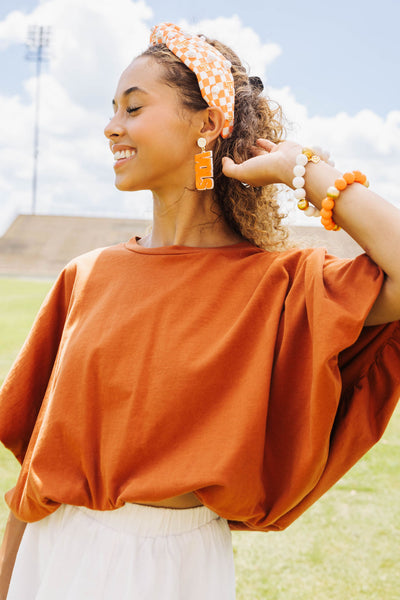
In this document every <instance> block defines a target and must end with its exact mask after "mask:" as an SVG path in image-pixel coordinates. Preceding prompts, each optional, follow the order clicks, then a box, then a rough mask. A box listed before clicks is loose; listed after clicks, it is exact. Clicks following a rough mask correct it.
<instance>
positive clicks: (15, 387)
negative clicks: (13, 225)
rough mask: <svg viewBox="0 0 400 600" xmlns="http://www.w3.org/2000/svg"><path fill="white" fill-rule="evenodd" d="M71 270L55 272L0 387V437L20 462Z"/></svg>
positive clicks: (51, 358)
mask: <svg viewBox="0 0 400 600" xmlns="http://www.w3.org/2000/svg"><path fill="white" fill-rule="evenodd" d="M74 273H75V267H74V266H73V265H72V264H71V265H69V266H67V267H66V268H65V269H64V270H63V271H62V272H61V274H60V275H59V277H58V279H57V281H56V282H55V284H54V285H53V287H52V289H51V290H50V292H49V293H48V294H47V296H46V298H45V300H44V302H43V304H42V306H41V308H40V310H39V312H38V314H37V317H36V319H35V321H34V323H33V326H32V329H31V331H30V333H29V335H28V337H27V339H26V340H25V343H24V345H23V347H22V349H21V351H20V353H19V355H18V356H17V358H16V360H15V362H14V364H13V366H12V368H11V371H10V372H9V374H8V376H7V378H6V379H5V381H4V384H3V386H2V388H1V390H0V441H1V442H2V443H3V444H4V445H5V446H6V447H7V448H8V449H10V450H11V451H12V452H13V453H14V454H15V456H16V458H17V459H18V461H19V462H20V463H21V464H22V462H23V460H24V456H25V453H26V449H27V447H28V444H29V440H30V437H31V435H32V431H33V428H34V425H35V422H36V419H37V416H38V413H39V410H40V407H41V404H42V401H43V398H44V395H45V393H46V388H47V385H48V382H49V378H50V375H51V373H52V370H53V367H54V363H55V359H56V356H57V351H58V347H59V342H60V339H61V335H62V332H63V327H64V323H65V320H66V317H67V314H68V308H69V304H70V300H71V294H72V291H73V286H74Z"/></svg>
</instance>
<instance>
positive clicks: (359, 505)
mask: <svg viewBox="0 0 400 600" xmlns="http://www.w3.org/2000/svg"><path fill="white" fill-rule="evenodd" d="M49 287H50V283H48V282H38V281H21V280H16V279H14V280H7V279H0V380H1V379H2V378H4V376H5V375H6V372H7V371H8V369H9V367H10V365H11V363H12V361H13V359H14V358H15V356H16V354H17V351H18V349H19V347H20V346H21V344H22V342H23V340H24V338H25V336H26V333H27V331H28V329H29V326H30V324H31V322H32V320H33V317H34V315H35V313H36V311H37V309H38V307H39V305H40V302H41V300H42V298H43V297H44V295H45V293H46V292H47V290H48V289H49ZM17 473H18V465H17V463H16V461H15V460H14V458H13V457H12V456H11V455H10V453H9V452H7V451H6V450H5V449H4V448H1V449H0V496H1V498H0V525H1V527H4V522H5V519H6V515H7V508H6V506H5V503H4V501H3V499H2V498H3V493H4V491H5V490H7V489H9V488H10V487H11V486H12V485H13V484H14V481H15V479H16V476H17ZM233 537H234V552H235V560H236V573H237V590H238V593H237V600H264V599H265V600H364V599H365V600H367V599H368V600H399V599H400V568H399V566H400V411H399V410H397V412H396V414H395V415H394V417H393V419H392V421H391V423H390V425H389V427H388V429H387V431H386V433H385V435H384V438H383V439H382V441H381V442H380V443H379V444H378V445H377V446H376V447H375V448H374V449H373V450H372V451H371V452H369V453H368V454H367V455H366V456H365V457H364V458H363V460H361V461H360V462H359V463H358V465H356V467H354V468H353V469H352V470H351V471H350V472H349V473H348V474H347V475H346V477H344V478H343V479H342V480H341V481H340V482H339V483H338V484H337V485H336V486H335V487H334V488H333V489H332V490H331V491H330V492H328V493H327V494H326V495H325V496H324V497H323V498H322V499H321V500H320V501H319V502H318V503H317V504H315V505H314V506H313V507H312V508H311V509H310V510H309V511H308V512H306V513H305V514H304V515H303V516H302V517H301V518H300V519H299V520H298V521H296V522H295V523H294V524H293V525H292V526H291V527H289V528H288V529H287V530H286V531H284V532H280V533H267V534H264V533H234V536H233Z"/></svg>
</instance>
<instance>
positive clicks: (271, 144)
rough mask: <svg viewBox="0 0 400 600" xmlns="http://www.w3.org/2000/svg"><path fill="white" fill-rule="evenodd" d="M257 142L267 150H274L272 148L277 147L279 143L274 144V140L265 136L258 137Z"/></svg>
mask: <svg viewBox="0 0 400 600" xmlns="http://www.w3.org/2000/svg"><path fill="white" fill-rule="evenodd" d="M257 144H258V145H259V146H260V147H261V148H263V149H264V150H266V151H267V152H272V150H275V149H276V148H277V145H276V144H274V142H271V141H270V140H266V139H265V138H258V140H257Z"/></svg>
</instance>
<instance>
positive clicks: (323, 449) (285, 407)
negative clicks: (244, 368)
mask: <svg viewBox="0 0 400 600" xmlns="http://www.w3.org/2000/svg"><path fill="white" fill-rule="evenodd" d="M291 277H292V283H291V286H290V290H289V292H288V294H287V296H286V300H285V305H284V310H283V312H282V316H281V319H280V324H279V328H278V336H277V341H276V350H275V361H274V368H273V375H272V383H271V388H270V398H269V405H268V415H267V422H266V434H265V450H264V452H265V453H264V473H263V478H264V482H265V513H264V516H263V518H262V519H261V520H259V521H258V522H252V523H248V524H247V526H248V528H251V529H253V528H254V529H261V530H280V529H284V528H285V527H287V526H288V525H290V523H292V522H293V521H294V520H295V519H296V518H297V517H298V516H300V515H301V514H302V513H303V512H304V511H305V510H306V509H307V508H308V507H309V506H310V505H312V504H313V503H314V502H315V501H316V500H317V499H318V498H319V497H320V496H321V495H322V494H324V493H325V492H326V491H327V490H328V489H329V488H330V487H331V486H332V485H333V484H334V483H336V481H338V479H339V478H340V477H342V476H343V475H344V474H345V473H346V472H347V471H348V470H349V469H350V468H351V467H352V466H353V465H354V464H355V463H356V462H357V461H358V460H359V459H360V458H361V457H362V456H363V455H364V454H365V453H366V452H367V451H368V450H369V449H370V448H371V447H372V446H373V445H374V444H375V443H376V442H377V441H378V440H379V439H380V437H381V436H382V434H383V432H384V430H385V428H386V425H387V423H388V420H389V418H390V416H391V415H392V413H393V411H394V409H395V406H396V403H397V401H398V398H399V396H400V322H398V321H396V322H393V323H388V324H385V325H380V326H373V327H365V326H364V322H365V319H366V317H367V315H368V313H369V311H370V309H371V307H372V306H373V304H374V302H375V299H376V298H377V296H378V294H379V292H380V290H381V287H382V283H383V280H384V274H383V273H382V271H381V270H380V269H379V268H378V267H377V265H376V264H375V263H374V262H373V261H371V259H370V258H369V257H368V256H366V255H361V256H359V257H357V258H356V259H353V260H342V259H337V258H336V257H331V256H329V255H326V253H325V251H324V250H323V249H317V250H314V251H312V252H309V253H306V254H305V258H304V260H303V261H299V263H298V265H297V266H296V270H295V272H293V273H291ZM233 528H236V527H235V526H233ZM238 528H240V527H238Z"/></svg>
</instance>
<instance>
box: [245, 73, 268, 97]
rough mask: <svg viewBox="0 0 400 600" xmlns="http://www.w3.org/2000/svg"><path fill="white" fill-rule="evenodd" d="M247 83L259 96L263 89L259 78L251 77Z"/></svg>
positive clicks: (256, 76)
mask: <svg viewBox="0 0 400 600" xmlns="http://www.w3.org/2000/svg"><path fill="white" fill-rule="evenodd" d="M249 82H250V85H251V87H252V88H253V89H254V90H256V91H258V93H259V94H261V92H262V91H263V89H264V84H263V82H262V81H261V79H260V77H258V75H252V76H251V77H249Z"/></svg>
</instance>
